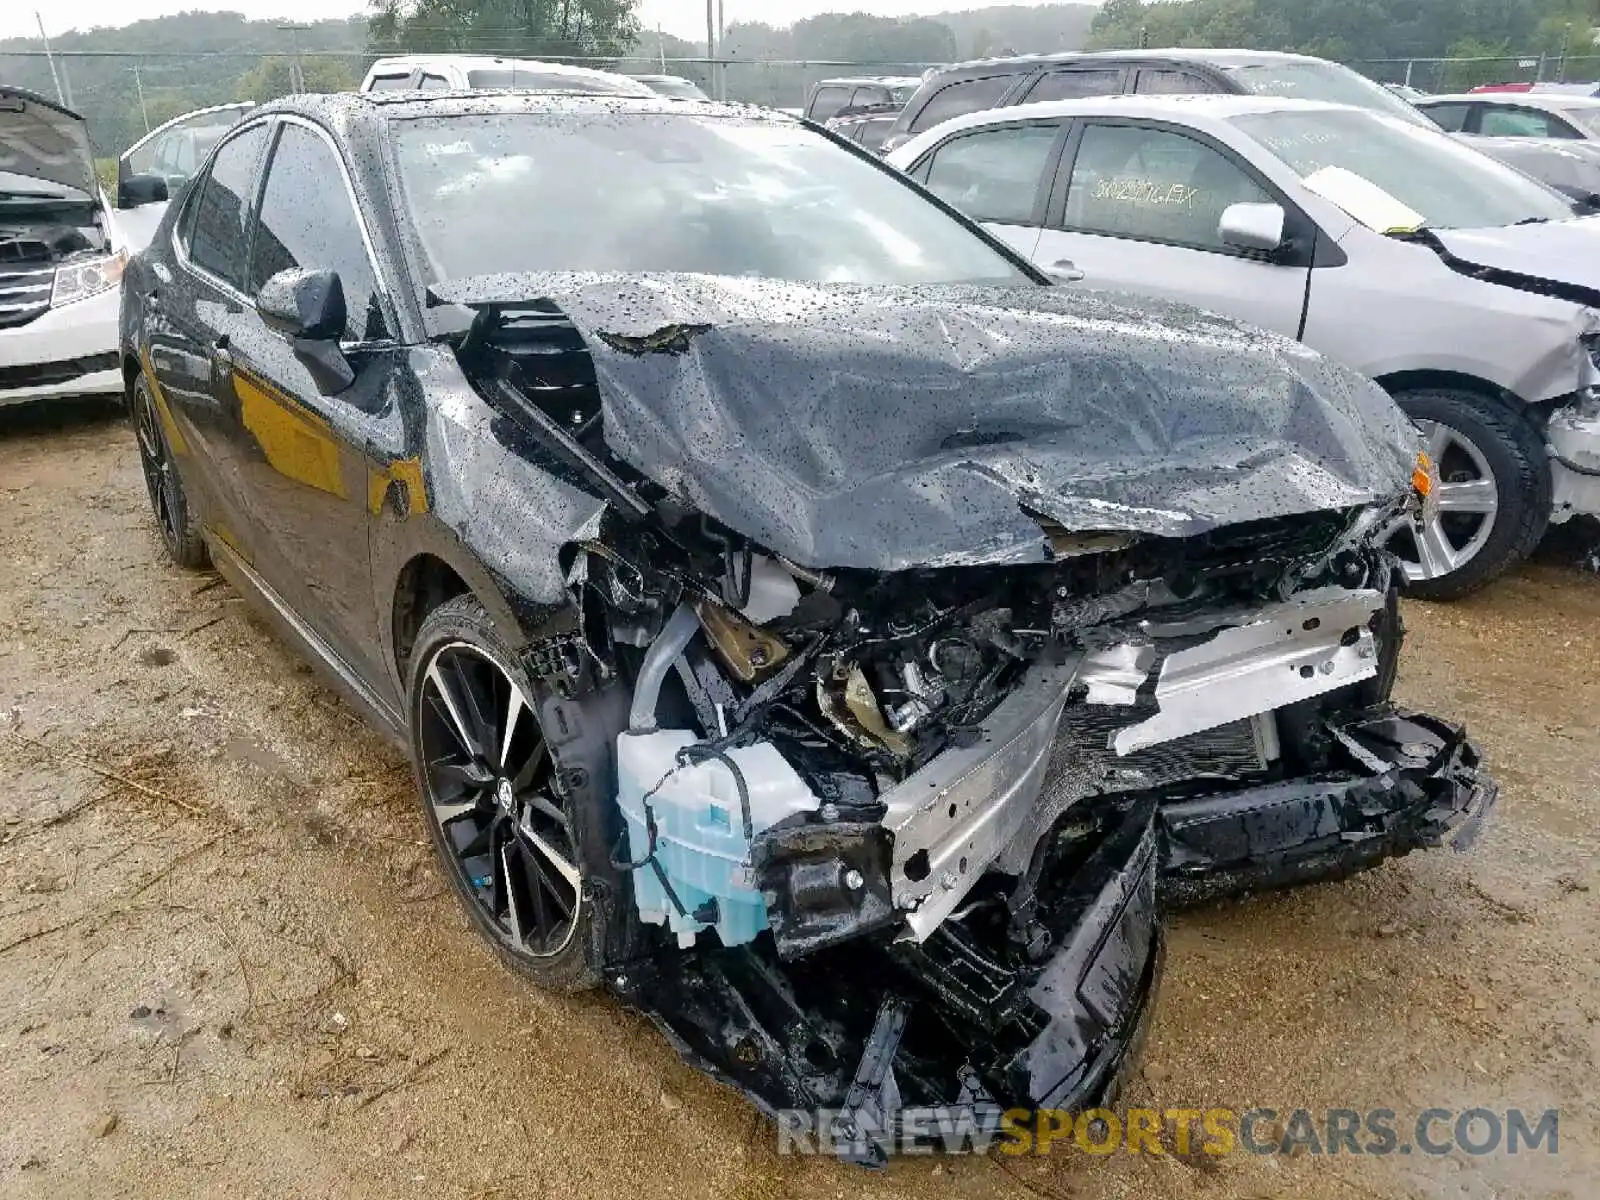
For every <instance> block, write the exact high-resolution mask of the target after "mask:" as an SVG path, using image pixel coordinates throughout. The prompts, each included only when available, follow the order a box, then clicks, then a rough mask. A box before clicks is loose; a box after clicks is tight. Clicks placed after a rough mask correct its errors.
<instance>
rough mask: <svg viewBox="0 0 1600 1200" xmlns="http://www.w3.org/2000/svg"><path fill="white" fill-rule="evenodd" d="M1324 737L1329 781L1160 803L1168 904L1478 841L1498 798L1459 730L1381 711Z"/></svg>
mask: <svg viewBox="0 0 1600 1200" xmlns="http://www.w3.org/2000/svg"><path fill="white" fill-rule="evenodd" d="M1326 728H1327V732H1328V734H1329V736H1330V737H1331V738H1332V739H1333V745H1332V753H1331V756H1330V757H1331V765H1330V769H1329V770H1327V771H1324V772H1322V773H1320V774H1318V775H1315V776H1310V777H1302V778H1299V779H1293V780H1289V781H1286V782H1281V783H1271V784H1266V785H1263V786H1259V787H1253V788H1247V789H1244V790H1242V791H1230V792H1225V793H1222V794H1219V795H1214V796H1206V797H1201V798H1199V799H1191V800H1184V801H1180V802H1175V803H1168V804H1164V805H1162V808H1161V826H1162V833H1163V838H1162V842H1163V863H1162V879H1161V892H1162V899H1163V901H1164V902H1165V903H1167V904H1169V905H1185V904H1193V903H1197V902H1200V901H1204V900H1211V899H1217V898H1219V897H1224V896H1231V895H1237V894H1239V893H1242V892H1248V891H1253V890H1257V889H1263V888H1276V887H1289V886H1292V885H1294V884H1300V883H1308V882H1312V881H1314V880H1322V879H1337V878H1341V877H1343V876H1346V875H1349V874H1352V873H1354V872H1356V871H1362V870H1366V869H1367V868H1369V867H1374V866H1376V865H1377V864H1378V863H1380V862H1382V861H1383V860H1384V859H1386V858H1396V857H1399V856H1400V855H1404V854H1408V853H1410V852H1411V851H1412V850H1416V849H1421V848H1425V847H1433V846H1441V845H1448V846H1451V847H1453V848H1454V849H1457V850H1465V849H1467V848H1469V847H1470V846H1471V845H1472V844H1473V843H1474V842H1475V841H1476V840H1477V838H1478V835H1479V833H1480V832H1481V831H1482V829H1483V825H1484V823H1485V821H1486V819H1487V818H1488V816H1489V813H1490V811H1491V810H1492V809H1493V807H1494V803H1495V799H1496V797H1497V795H1498V790H1499V789H1498V788H1497V786H1496V784H1495V782H1494V781H1493V779H1491V778H1490V777H1489V776H1488V775H1487V774H1486V773H1484V772H1483V771H1481V770H1480V768H1479V757H1478V751H1477V748H1476V747H1474V746H1473V744H1472V743H1471V742H1469V741H1468V740H1467V737H1466V732H1465V731H1464V730H1463V729H1462V728H1461V727H1460V726H1457V725H1451V724H1449V723H1448V722H1445V721H1441V720H1439V719H1438V718H1436V717H1430V716H1426V715H1423V714H1418V713H1410V712H1405V711H1402V710H1398V709H1389V708H1383V709H1377V710H1370V711H1367V712H1364V713H1359V714H1356V715H1353V716H1350V717H1347V718H1345V719H1343V720H1337V719H1336V720H1333V721H1330V722H1328V724H1327V727H1326Z"/></svg>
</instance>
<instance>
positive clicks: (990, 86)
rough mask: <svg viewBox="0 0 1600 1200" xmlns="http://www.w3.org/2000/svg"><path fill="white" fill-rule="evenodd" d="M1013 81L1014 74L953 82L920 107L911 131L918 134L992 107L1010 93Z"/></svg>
mask: <svg viewBox="0 0 1600 1200" xmlns="http://www.w3.org/2000/svg"><path fill="white" fill-rule="evenodd" d="M1015 79H1016V76H1014V75H991V76H989V77H988V78H987V79H964V80H962V81H961V82H959V83H952V84H951V85H950V86H949V87H947V88H945V89H944V90H943V91H941V92H939V94H938V95H936V96H934V97H933V98H932V99H931V100H929V101H928V103H927V104H925V105H923V107H922V111H921V112H919V113H918V114H917V115H916V117H915V118H914V119H913V120H912V122H911V132H912V133H921V132H922V131H923V130H924V129H932V128H933V127H934V126H935V125H941V124H943V123H944V122H945V121H948V120H949V119H950V118H951V117H960V116H965V115H966V114H967V113H971V112H982V111H983V110H984V109H986V108H993V107H994V106H995V105H996V104H998V103H999V102H1000V97H1001V96H1004V95H1005V94H1006V92H1007V91H1009V90H1010V88H1011V85H1012V83H1013V82H1014V81H1015Z"/></svg>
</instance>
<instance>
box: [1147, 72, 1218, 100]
mask: <svg viewBox="0 0 1600 1200" xmlns="http://www.w3.org/2000/svg"><path fill="white" fill-rule="evenodd" d="M1134 90H1135V91H1137V92H1139V93H1140V94H1141V95H1144V96H1188V95H1192V94H1194V93H1195V92H1209V91H1212V90H1213V89H1212V88H1211V87H1210V85H1208V84H1207V83H1206V81H1205V80H1204V79H1201V78H1200V76H1198V75H1191V74H1190V73H1189V72H1188V71H1164V70H1158V69H1156V68H1151V67H1146V68H1145V69H1144V70H1142V71H1140V72H1139V82H1138V84H1137V85H1136V86H1135V89H1134Z"/></svg>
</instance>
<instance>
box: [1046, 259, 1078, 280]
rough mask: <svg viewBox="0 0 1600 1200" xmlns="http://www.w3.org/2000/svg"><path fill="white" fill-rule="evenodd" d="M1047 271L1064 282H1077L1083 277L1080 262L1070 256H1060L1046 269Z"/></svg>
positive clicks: (1052, 276)
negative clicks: (1074, 260)
mask: <svg viewBox="0 0 1600 1200" xmlns="http://www.w3.org/2000/svg"><path fill="white" fill-rule="evenodd" d="M1045 273H1046V274H1047V275H1049V276H1050V277H1051V278H1053V279H1057V280H1059V281H1060V282H1062V283H1077V282H1078V281H1080V280H1081V279H1082V278H1083V272H1082V271H1080V270H1079V269H1078V264H1077V263H1075V262H1073V261H1072V260H1071V259H1070V258H1058V259H1056V261H1055V262H1053V263H1051V264H1050V265H1049V267H1047V268H1046V269H1045Z"/></svg>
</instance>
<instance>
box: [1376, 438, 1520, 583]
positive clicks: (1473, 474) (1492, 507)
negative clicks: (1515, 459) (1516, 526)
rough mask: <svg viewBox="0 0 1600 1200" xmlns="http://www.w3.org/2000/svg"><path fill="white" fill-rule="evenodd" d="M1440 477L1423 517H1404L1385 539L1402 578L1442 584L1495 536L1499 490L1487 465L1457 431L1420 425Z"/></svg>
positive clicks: (1472, 443) (1481, 452) (1471, 443)
mask: <svg viewBox="0 0 1600 1200" xmlns="http://www.w3.org/2000/svg"><path fill="white" fill-rule="evenodd" d="M1417 427H1418V428H1419V429H1421V430H1422V436H1423V438H1424V440H1425V442H1426V445H1427V450H1428V454H1429V456H1430V457H1431V458H1432V459H1433V462H1434V466H1435V467H1436V469H1437V470H1438V473H1439V483H1438V490H1437V491H1436V492H1435V493H1434V496H1433V502H1432V503H1431V504H1430V505H1429V506H1428V510H1427V515H1426V516H1425V517H1423V518H1411V517H1402V518H1400V519H1399V520H1397V521H1395V522H1394V523H1393V524H1392V525H1391V526H1390V527H1389V528H1388V529H1387V530H1386V531H1385V534H1384V542H1385V544H1386V545H1387V546H1388V548H1389V550H1390V551H1391V552H1393V553H1394V554H1395V556H1396V557H1398V558H1399V559H1400V564H1401V566H1402V567H1403V568H1404V570H1405V573H1406V578H1407V579H1411V580H1424V579H1440V578H1443V577H1444V576H1446V575H1450V574H1453V573H1455V572H1456V571H1459V570H1461V569H1462V568H1463V567H1465V566H1466V565H1467V564H1468V563H1470V562H1471V561H1472V560H1473V559H1475V558H1476V557H1477V556H1478V555H1479V554H1480V553H1481V552H1482V551H1483V548H1484V546H1485V545H1487V544H1488V542H1489V535H1490V534H1492V533H1493V532H1494V524H1495V517H1496V515H1497V514H1498V513H1499V511H1500V487H1499V483H1498V481H1497V480H1496V479H1495V475H1494V471H1492V470H1491V469H1490V467H1489V460H1488V459H1487V458H1485V457H1484V453H1483V451H1482V450H1481V449H1479V448H1478V446H1477V444H1476V443H1474V442H1473V441H1472V439H1471V438H1469V437H1467V436H1466V435H1465V434H1463V433H1462V432H1461V431H1460V430H1458V429H1452V428H1451V427H1450V426H1448V425H1445V424H1442V423H1441V422H1438V421H1418V422H1417Z"/></svg>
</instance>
